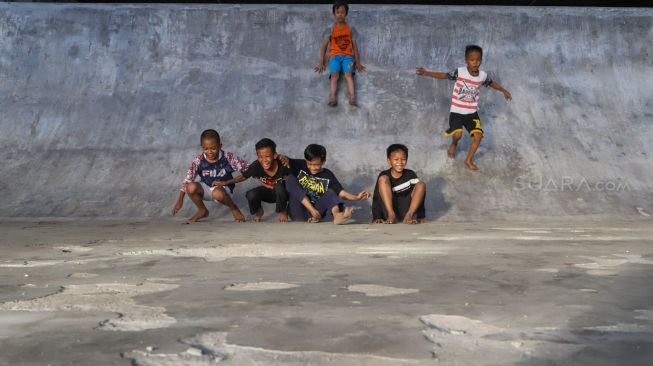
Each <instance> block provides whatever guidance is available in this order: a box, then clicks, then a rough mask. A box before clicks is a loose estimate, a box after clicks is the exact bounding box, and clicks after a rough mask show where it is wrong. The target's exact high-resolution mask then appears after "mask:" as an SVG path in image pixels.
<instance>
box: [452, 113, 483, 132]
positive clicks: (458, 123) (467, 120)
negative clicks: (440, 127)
mask: <svg viewBox="0 0 653 366" xmlns="http://www.w3.org/2000/svg"><path fill="white" fill-rule="evenodd" d="M463 126H464V127H465V129H466V130H467V132H469V134H470V135H471V136H473V135H474V134H475V133H480V134H481V135H483V129H482V128H481V118H480V117H479V116H478V113H477V112H474V113H472V114H460V113H453V112H451V114H449V129H448V130H446V131H445V132H444V135H445V136H451V135H453V134H454V133H456V132H463Z"/></svg>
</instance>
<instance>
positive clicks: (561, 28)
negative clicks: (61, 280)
mask: <svg viewBox="0 0 653 366" xmlns="http://www.w3.org/2000/svg"><path fill="white" fill-rule="evenodd" d="M349 21H350V23H351V24H352V25H354V26H356V27H357V29H358V31H359V33H360V39H359V47H360V50H361V55H362V61H363V63H364V64H365V65H366V66H367V69H368V70H367V72H365V73H362V74H359V75H357V77H356V82H357V86H358V96H359V103H360V107H359V108H352V107H350V106H348V105H347V104H346V102H345V97H344V85H342V84H341V90H340V101H341V103H340V106H339V107H338V108H335V109H331V108H329V107H327V106H326V100H327V95H328V81H327V78H326V76H324V75H317V74H315V73H314V72H313V71H312V68H313V66H314V65H315V64H316V63H317V61H318V57H319V55H318V54H319V43H320V35H321V33H322V31H323V30H324V29H325V28H326V27H329V26H330V24H331V22H332V18H331V15H330V9H329V7H328V6H279V5H276V6H254V5H253V6H233V5H215V6H211V5H193V6H164V5H147V6H124V5H118V6H109V5H54V4H7V3H3V4H0V111H1V113H0V164H1V166H2V167H1V169H0V190H1V191H2V201H1V202H0V216H2V217H78V216H84V217H97V216H100V217H104V216H109V217H143V216H162V215H167V214H168V213H169V210H170V208H171V206H172V204H173V203H174V200H175V198H176V195H177V190H178V186H179V183H180V182H181V180H182V178H183V176H184V174H185V171H186V169H187V168H188V166H189V164H190V161H191V160H192V158H193V157H194V156H195V155H196V154H197V153H198V152H199V133H200V132H201V131H202V130H203V129H205V128H216V129H217V130H218V131H219V132H220V133H221V134H222V136H223V143H224V147H225V149H227V150H230V151H233V152H235V153H237V154H239V155H241V156H243V157H246V158H248V159H254V158H255V153H254V147H253V146H254V143H255V142H256V141H257V140H258V139H260V138H262V137H270V138H273V139H274V140H275V141H276V142H277V144H278V145H279V150H280V151H281V152H283V153H285V154H288V155H290V156H294V157H300V156H301V155H302V151H303V149H304V147H305V146H306V145H307V144H309V143H312V142H317V143H321V144H324V145H325V146H326V147H327V149H328V154H329V155H328V167H329V168H331V169H332V170H334V171H335V172H336V173H337V174H338V175H339V176H340V177H341V180H342V181H343V183H345V184H346V186H347V187H348V188H349V190H350V191H358V190H360V189H363V188H366V189H372V188H373V184H374V179H375V177H376V174H377V173H378V171H379V170H380V169H383V168H385V166H386V163H385V152H384V150H385V147H386V146H387V145H388V144H390V143H393V142H402V143H405V144H407V145H408V146H409V148H410V156H409V165H410V167H411V168H413V169H415V170H416V171H418V173H419V174H420V175H421V177H422V178H423V179H424V180H425V181H426V182H427V184H428V210H429V216H430V217H432V218H438V219H442V220H446V219H451V220H484V219H530V218H534V219H545V218H552V217H553V218H561V217H569V218H571V217H580V218H608V219H635V218H641V219H647V218H645V216H644V215H645V214H646V213H647V212H648V213H653V199H652V198H653V194H652V192H653V173H652V172H651V166H653V165H652V162H653V159H652V158H653V149H652V148H651V146H652V145H653V131H652V129H651V123H652V121H653V112H652V111H651V107H652V106H653V91H652V90H653V88H651V86H650V83H651V80H653V70H652V65H653V56H652V55H651V52H650V45H649V43H650V39H652V38H653V10H650V9H629V10H624V9H567V8H565V9H562V8H560V9H557V8H514V7H468V8H466V7H420V6H352V9H351V12H350V15H349ZM468 43H476V44H479V45H481V46H483V47H484V48H485V57H484V64H483V69H485V70H486V71H488V72H489V74H490V75H491V76H492V77H493V78H494V79H495V80H496V81H498V82H500V83H502V84H503V85H504V86H506V87H507V88H508V89H509V90H510V91H511V92H512V94H513V96H514V100H513V102H511V103H506V102H505V101H504V100H503V97H502V95H501V94H500V93H498V92H496V91H494V90H491V89H485V90H483V94H482V97H481V100H482V101H481V118H482V119H483V122H484V128H485V130H486V132H487V133H486V138H485V140H484V141H483V144H482V146H481V149H480V151H479V154H478V155H477V163H478V165H479V166H480V167H481V172H480V173H477V174H473V173H471V172H469V171H467V170H466V169H465V168H464V166H463V164H462V160H463V158H464V154H465V152H466V149H467V146H468V140H467V139H466V140H465V141H464V143H463V144H462V152H461V153H460V155H459V156H458V157H457V158H456V159H455V160H454V161H451V160H449V159H447V158H446V152H445V150H446V147H447V145H448V143H449V141H448V140H447V139H446V138H444V137H443V136H442V134H441V132H442V131H443V130H444V129H445V128H446V126H447V118H448V109H449V96H450V93H451V88H452V85H451V83H450V82H448V81H441V80H434V79H427V78H421V77H418V76H416V75H415V72H414V70H415V67H417V66H420V65H423V66H425V67H427V68H428V69H431V70H439V71H449V70H451V69H453V68H455V67H457V66H461V65H462V64H463V61H464V60H463V56H464V55H463V50H464V46H465V45H466V44H468ZM252 185H253V183H247V184H245V185H244V186H241V187H238V189H237V193H236V198H237V201H238V202H239V203H241V205H243V206H244V204H245V201H244V198H243V197H244V192H245V190H246V189H247V188H248V187H250V186H252ZM191 206H192V204H191V203H190V202H189V201H187V202H186V207H187V208H190V207H191ZM638 207H639V210H638ZM220 212H223V213H224V211H220V210H218V211H217V213H218V215H219V214H220ZM640 212H643V213H640Z"/></svg>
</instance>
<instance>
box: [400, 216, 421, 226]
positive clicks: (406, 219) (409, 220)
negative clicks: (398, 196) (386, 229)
mask: <svg viewBox="0 0 653 366" xmlns="http://www.w3.org/2000/svg"><path fill="white" fill-rule="evenodd" d="M403 223H404V224H408V225H415V224H417V223H418V222H417V220H415V219H414V218H413V215H406V217H404V221H403Z"/></svg>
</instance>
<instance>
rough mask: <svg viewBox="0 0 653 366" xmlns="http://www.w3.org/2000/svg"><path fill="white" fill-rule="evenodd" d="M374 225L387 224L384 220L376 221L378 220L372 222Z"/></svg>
mask: <svg viewBox="0 0 653 366" xmlns="http://www.w3.org/2000/svg"><path fill="white" fill-rule="evenodd" d="M372 223H373V224H385V220H383V219H376V220H374V221H372Z"/></svg>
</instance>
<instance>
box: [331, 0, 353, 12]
mask: <svg viewBox="0 0 653 366" xmlns="http://www.w3.org/2000/svg"><path fill="white" fill-rule="evenodd" d="M341 6H344V7H345V14H349V5H347V3H346V2H344V1H336V2H335V3H334V4H333V10H332V12H333V14H334V15H335V13H336V9H338V8H339V7H341Z"/></svg>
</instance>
